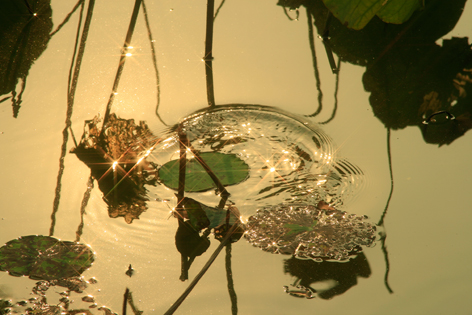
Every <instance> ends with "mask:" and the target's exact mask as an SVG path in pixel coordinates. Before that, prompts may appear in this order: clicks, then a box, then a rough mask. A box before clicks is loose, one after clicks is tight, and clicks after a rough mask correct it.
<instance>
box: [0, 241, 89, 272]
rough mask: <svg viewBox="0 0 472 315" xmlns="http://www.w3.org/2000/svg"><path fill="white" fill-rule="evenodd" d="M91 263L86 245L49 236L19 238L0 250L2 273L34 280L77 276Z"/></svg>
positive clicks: (0, 268)
mask: <svg viewBox="0 0 472 315" xmlns="http://www.w3.org/2000/svg"><path fill="white" fill-rule="evenodd" d="M93 260H94V254H93V252H92V250H91V249H90V247H89V246H87V245H83V244H79V243H75V242H70V241H60V240H58V239H56V238H53V237H50V236H42V235H29V236H22V237H20V238H18V239H15V240H11V241H9V242H8V243H6V244H5V245H4V246H2V247H1V248H0V270H1V271H8V273H9V274H10V275H12V276H29V277H30V278H32V279H37V280H56V279H63V278H69V277H73V276H78V275H80V274H81V273H82V272H84V271H85V270H87V269H88V268H89V267H90V266H91V265H92V262H93Z"/></svg>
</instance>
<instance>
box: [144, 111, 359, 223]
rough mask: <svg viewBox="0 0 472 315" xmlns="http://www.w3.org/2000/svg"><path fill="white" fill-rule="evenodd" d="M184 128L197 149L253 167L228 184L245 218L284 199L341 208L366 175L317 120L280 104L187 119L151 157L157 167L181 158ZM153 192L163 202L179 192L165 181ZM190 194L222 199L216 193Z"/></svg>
mask: <svg viewBox="0 0 472 315" xmlns="http://www.w3.org/2000/svg"><path fill="white" fill-rule="evenodd" d="M179 128H180V130H181V131H183V132H184V133H185V134H186V135H187V138H188V139H189V142H190V144H191V146H192V147H193V148H194V149H195V150H196V151H197V152H199V153H204V152H219V153H223V154H234V155H237V156H238V157H239V158H240V159H241V160H243V161H244V162H245V163H246V164H247V165H249V168H250V169H249V176H248V178H247V179H246V180H245V181H243V182H241V183H238V184H237V185H234V186H228V187H226V189H227V190H228V191H229V193H230V194H231V196H230V197H229V201H230V202H232V203H234V204H235V205H236V206H237V207H238V208H239V209H240V211H241V213H242V214H243V216H244V215H252V214H254V213H255V210H256V209H257V208H260V207H264V206H274V205H277V204H280V203H294V202H296V203H304V204H307V205H316V204H317V203H318V202H319V201H321V200H323V201H326V202H327V203H330V204H332V205H334V206H337V207H339V206H341V205H343V200H345V199H346V198H348V197H349V196H350V195H352V194H353V193H354V192H355V190H356V189H357V188H358V187H359V185H360V183H361V182H362V179H363V173H362V171H361V170H360V169H359V168H358V167H356V166H355V165H353V164H352V163H350V162H348V161H347V160H344V159H338V158H337V156H336V153H337V152H336V148H335V146H334V143H333V141H332V140H331V139H330V138H329V137H328V136H327V135H326V134H325V133H324V132H323V131H322V130H321V128H320V127H319V126H318V125H317V124H314V123H312V122H309V121H308V120H306V119H304V118H302V117H299V116H296V115H292V114H289V113H286V112H284V111H282V110H280V109H277V108H274V107H269V106H260V105H222V106H217V107H215V108H211V109H205V110H201V111H198V112H196V113H194V114H192V115H190V116H188V117H186V118H184V119H183V120H182V121H181V122H180V123H179V124H177V125H175V126H173V127H171V128H169V130H167V131H166V133H165V134H164V136H163V137H161V140H160V142H159V143H158V144H157V145H155V147H154V149H153V151H152V153H151V155H150V156H149V157H148V158H150V160H152V161H153V162H154V163H156V164H157V167H161V166H162V165H164V164H165V163H167V162H169V161H172V160H178V159H179V150H180V144H179V136H178V129H179ZM187 158H192V155H191V154H188V155H187ZM149 190H150V193H151V194H154V197H155V199H157V200H169V199H173V198H175V197H174V194H175V193H176V191H175V190H172V189H169V188H168V187H166V186H165V185H162V182H161V184H160V185H157V187H150V188H149ZM188 195H189V197H192V198H197V199H199V200H200V201H201V202H208V203H210V204H211V203H213V204H217V203H218V200H217V198H215V193H214V191H210V192H199V193H188Z"/></svg>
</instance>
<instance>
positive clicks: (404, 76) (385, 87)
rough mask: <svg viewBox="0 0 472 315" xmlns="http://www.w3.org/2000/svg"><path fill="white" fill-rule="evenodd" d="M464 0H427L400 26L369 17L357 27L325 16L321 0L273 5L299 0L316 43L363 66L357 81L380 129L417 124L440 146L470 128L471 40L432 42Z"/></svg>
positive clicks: (457, 14)
mask: <svg viewBox="0 0 472 315" xmlns="http://www.w3.org/2000/svg"><path fill="white" fill-rule="evenodd" d="M465 2H466V1H465V0H455V1H452V2H447V3H445V2H443V1H429V2H427V3H426V4H425V6H424V8H421V10H417V11H415V12H414V13H413V14H412V15H411V18H409V19H408V20H407V21H406V22H405V23H403V24H390V23H386V22H383V21H382V20H381V19H380V18H379V17H377V16H374V17H373V18H372V19H371V20H370V22H369V23H368V24H367V25H365V27H363V28H362V29H359V30H354V29H351V28H349V27H347V26H346V25H344V24H343V23H342V22H340V21H339V20H338V19H337V18H332V14H331V12H330V11H329V10H328V9H327V7H326V6H325V4H324V3H323V2H322V1H321V0H306V1H295V2H293V1H280V2H279V5H282V6H286V7H289V8H290V9H298V8H299V7H300V6H304V7H305V8H306V10H307V14H308V15H309V16H312V17H313V18H314V21H315V22H314V25H315V26H316V28H317V30H318V34H319V35H320V36H321V37H322V38H323V42H326V43H328V44H329V47H330V49H332V51H333V52H334V53H336V54H337V55H338V57H339V58H341V60H342V61H343V62H349V63H351V64H354V65H359V66H364V67H366V72H365V73H364V77H363V83H364V87H365V89H366V90H367V91H369V92H371V96H370V104H371V106H372V109H373V111H374V114H375V116H377V118H378V119H379V120H380V121H381V122H382V123H383V124H384V125H385V127H386V128H391V129H392V130H396V129H402V128H405V127H407V126H418V127H419V128H420V129H421V132H422V134H423V138H424V140H425V141H426V142H427V143H432V144H438V145H439V146H441V145H444V144H450V143H452V142H453V141H454V140H455V139H457V138H459V137H461V136H462V135H463V134H464V133H465V132H466V131H467V130H469V129H471V128H472V120H471V99H470V92H472V91H471V88H472V74H471V72H472V52H471V45H470V44H469V42H468V38H467V37H464V38H452V39H448V40H446V39H445V40H443V43H442V46H440V45H438V44H436V41H437V40H438V39H440V38H441V37H442V36H444V35H445V34H447V33H448V32H449V31H451V30H452V29H453V27H454V26H455V25H456V23H457V21H458V20H459V18H460V16H461V14H462V11H463V8H464V5H465ZM327 35H328V38H329V39H328V40H325V38H326V36H327ZM328 59H329V54H328ZM315 113H316V112H315ZM441 113H445V114H444V115H440V114H441ZM438 114H439V115H438ZM431 117H435V118H437V119H431Z"/></svg>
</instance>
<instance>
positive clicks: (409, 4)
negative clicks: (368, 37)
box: [323, 0, 421, 30]
mask: <svg viewBox="0 0 472 315" xmlns="http://www.w3.org/2000/svg"><path fill="white" fill-rule="evenodd" d="M323 2H324V3H325V5H326V7H327V8H328V9H329V10H330V11H331V13H333V15H334V16H335V17H336V18H338V19H339V20H340V21H341V23H343V24H344V25H346V26H347V27H349V28H352V29H355V30H360V29H362V28H364V26H366V25H367V23H369V21H370V20H371V19H372V18H373V17H374V16H375V15H378V16H379V17H380V18H381V19H382V20H383V21H384V22H387V23H395V24H401V23H403V22H405V21H406V20H408V19H409V18H410V16H411V15H412V14H413V12H414V11H416V10H417V9H419V8H420V7H421V4H420V1H419V0H389V1H385V0H323Z"/></svg>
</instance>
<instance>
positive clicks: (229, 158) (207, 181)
mask: <svg viewBox="0 0 472 315" xmlns="http://www.w3.org/2000/svg"><path fill="white" fill-rule="evenodd" d="M200 157H201V158H202V160H204V161H205V162H206V164H207V165H208V166H209V167H210V169H211V170H212V172H213V173H214V174H215V175H216V177H218V179H219V180H220V182H221V184H222V185H223V186H230V185H236V184H239V183H240V182H242V181H244V180H246V179H247V178H248V177H249V165H247V164H246V163H245V162H244V161H243V160H241V159H240V158H239V157H238V156H237V155H235V154H225V153H220V152H203V153H200ZM179 163H180V162H179V160H172V161H170V162H167V163H166V164H164V165H163V166H162V167H161V168H160V169H159V178H160V180H161V182H162V183H163V184H164V185H166V186H167V187H169V188H171V189H175V190H177V189H178V187H179ZM213 188H216V184H215V183H214V181H213V180H212V179H211V177H210V175H208V173H207V172H206V171H205V169H204V168H203V166H201V165H200V163H199V162H198V161H197V159H196V158H192V159H190V160H188V161H187V166H186V171H185V191H186V192H201V191H207V190H210V189H213Z"/></svg>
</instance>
